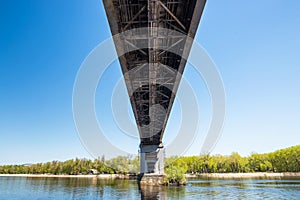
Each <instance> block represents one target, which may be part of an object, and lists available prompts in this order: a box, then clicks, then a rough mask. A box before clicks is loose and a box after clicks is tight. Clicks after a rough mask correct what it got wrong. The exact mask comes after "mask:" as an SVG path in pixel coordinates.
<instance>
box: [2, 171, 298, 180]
mask: <svg viewBox="0 0 300 200" xmlns="http://www.w3.org/2000/svg"><path fill="white" fill-rule="evenodd" d="M0 177H27V178H99V179H129V178H133V177H135V176H134V175H123V174H99V175H53V174H0ZM186 178H217V179H243V178H300V172H285V173H272V172H271V173H269V172H255V173H205V174H186Z"/></svg>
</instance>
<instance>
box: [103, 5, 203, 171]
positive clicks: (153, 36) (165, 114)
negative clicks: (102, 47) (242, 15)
mask: <svg viewBox="0 0 300 200" xmlns="http://www.w3.org/2000/svg"><path fill="white" fill-rule="evenodd" d="M205 2H206V0H103V3H104V6H105V10H106V14H107V17H108V21H109V24H110V28H111V31H112V34H113V35H116V34H120V33H124V32H128V31H129V32H131V31H132V32H131V34H125V35H123V36H122V38H121V41H116V40H115V44H116V50H117V53H118V56H119V61H120V64H121V68H122V72H123V74H124V79H125V82H126V86H127V89H128V93H129V97H130V101H131V105H132V109H133V113H134V116H135V119H136V122H137V126H138V129H139V134H140V139H141V145H140V146H141V151H142V152H144V153H145V152H146V153H147V151H148V150H147V149H152V150H153V148H152V147H153V146H154V147H155V146H156V147H157V149H159V148H161V147H162V137H163V133H164V130H165V127H166V124H167V121H168V118H169V115H170V112H171V108H172V105H173V102H174V99H175V95H176V92H177V89H178V86H179V83H180V78H181V75H182V73H183V71H184V67H185V65H186V59H184V58H187V55H188V54H189V51H190V49H191V45H192V43H191V42H188V41H187V37H186V36H188V37H190V38H194V36H195V34H196V30H197V27H198V24H199V21H200V18H201V15H202V12H203V9H204V5H205ZM140 28H146V29H147V31H146V32H139V31H138V30H136V29H140ZM161 28H163V29H168V30H170V31H164V32H163V33H162V32H161V31H159V30H160V29H161ZM174 32H176V33H178V34H174ZM128 49H131V50H130V51H128ZM123 52H125V53H123ZM154 149H155V148H154ZM152 150H151V151H152ZM156 152H160V151H159V150H157V151H156ZM158 155H160V154H159V153H157V155H156V157H157V156H158ZM145 157H147V156H145ZM148 157H153V156H148ZM154 157H155V156H154ZM157 160H160V159H157ZM162 162H163V161H162ZM156 164H157V163H156ZM154 165H155V164H154ZM154 168H156V167H154V166H149V165H148V167H146V168H145V169H144V171H145V172H151V171H153V169H154ZM154 171H156V170H154Z"/></svg>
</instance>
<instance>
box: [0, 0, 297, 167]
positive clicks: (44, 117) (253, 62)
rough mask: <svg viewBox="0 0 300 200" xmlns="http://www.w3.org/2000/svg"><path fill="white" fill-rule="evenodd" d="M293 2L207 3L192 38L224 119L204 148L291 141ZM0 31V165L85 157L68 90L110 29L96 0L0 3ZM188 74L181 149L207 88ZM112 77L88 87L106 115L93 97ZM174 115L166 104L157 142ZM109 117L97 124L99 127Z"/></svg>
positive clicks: (261, 148)
mask: <svg viewBox="0 0 300 200" xmlns="http://www.w3.org/2000/svg"><path fill="white" fill-rule="evenodd" d="M299 9H300V2H299V1H293V0H264V1H260V0H252V1H240V0H228V1H216V0H210V1H208V2H207V4H206V7H205V10H204V13H203V16H202V19H201V22H200V26H199V29H198V32H197V35H196V41H197V42H198V43H199V44H200V45H201V46H202V47H203V48H204V49H205V50H206V51H207V52H208V54H209V55H210V57H211V58H212V60H213V61H214V62H215V64H216V66H217V68H218V70H219V72H220V74H221V76H222V79H223V82H224V87H225V91H226V120H225V123H224V127H223V131H222V136H221V137H220V139H219V141H218V143H217V144H216V146H215V148H214V150H213V151H212V154H224V155H226V154H230V153H231V152H238V153H240V154H241V155H243V156H247V155H250V154H251V153H252V152H258V153H265V152H271V151H274V150H277V149H280V148H286V147H289V146H293V145H299V144H300V135H299V134H300V92H299V91H300V79H299V74H300V59H299V53H300V37H299V35H300V13H299ZM0 28H1V31H0V164H22V163H36V162H46V161H52V160H67V159H71V158H75V157H79V158H83V157H85V158H91V155H90V154H89V152H88V151H87V149H86V148H85V147H84V145H83V144H82V143H81V141H80V138H79V137H78V134H77V131H76V127H75V124H74V121H73V113H72V93H73V86H74V82H75V80H76V75H77V73H78V70H79V68H80V66H81V64H82V62H83V61H84V59H85V58H86V57H87V56H88V55H89V53H90V52H91V51H92V50H93V49H94V48H95V47H96V46H97V45H98V44H100V43H101V42H103V41H105V40H106V39H107V38H109V37H110V36H111V33H110V30H109V26H108V22H107V18H106V15H105V12H104V8H103V4H102V2H101V1H100V0H89V1H84V0H65V1H61V0H27V1H22V0H2V1H0ZM194 72H195V71H194V69H193V68H192V67H191V66H189V65H188V66H187V67H186V70H185V73H184V78H185V79H186V80H187V81H188V82H189V83H190V85H191V87H192V88H193V89H194V90H195V91H196V96H197V98H198V100H199V102H200V103H199V104H200V111H201V116H202V117H201V118H200V119H201V120H203V123H202V121H201V123H200V124H201V125H202V124H203V126H202V128H200V129H199V136H198V137H197V138H196V139H195V142H194V144H193V145H192V146H191V148H190V150H189V151H188V153H187V154H188V155H197V154H198V153H199V149H200V148H201V144H202V142H203V138H204V136H205V135H204V134H203V133H204V132H205V130H206V128H207V126H208V125H207V124H208V122H209V118H210V113H209V110H210V100H209V93H208V92H207V89H206V87H205V83H204V81H203V79H202V78H201V76H199V75H196V73H194ZM120 77H121V71H120V67H119V65H118V62H114V63H113V64H112V65H111V66H110V68H109V70H107V72H106V73H105V75H104V77H103V79H101V81H100V84H99V87H98V89H97V94H96V97H95V98H96V102H97V103H96V108H97V110H101V109H106V112H109V109H108V108H109V107H105V105H106V104H105V103H103V104H102V102H104V100H103V98H104V96H105V95H109V94H110V93H111V89H112V88H113V85H114V84H115V82H116V81H117V80H119V78H120ZM114 81H115V82H114ZM106 100H107V99H106ZM106 103H108V102H106ZM128 109H129V112H130V106H129V105H128ZM179 112H180V106H179V103H176V102H175V105H174V108H173V110H172V113H171V117H170V121H169V122H168V127H167V130H166V133H165V136H166V137H165V138H166V139H165V142H166V143H167V142H168V140H169V139H172V137H174V135H172V133H175V132H176V129H177V128H178V126H177V122H178V120H179V121H180V119H178V117H177V113H179ZM104 114H105V115H106V113H104ZM107 115H109V113H107ZM97 116H98V117H99V121H101V120H105V118H104V119H100V118H101V116H103V113H101V114H99V113H97ZM113 123H114V122H113V121H110V122H109V121H108V122H107V123H105V125H106V126H107V127H108V128H107V129H108V130H109V127H113V126H114V124H113ZM110 130H111V131H114V134H117V133H118V132H117V130H115V129H114V128H111V129H110ZM201 130H202V131H201ZM136 143H137V144H138V142H137V141H136ZM137 148H138V146H134V145H133V146H131V149H133V151H136V152H137Z"/></svg>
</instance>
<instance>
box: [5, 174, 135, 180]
mask: <svg viewBox="0 0 300 200" xmlns="http://www.w3.org/2000/svg"><path fill="white" fill-rule="evenodd" d="M0 177H27V178H99V179H129V178H131V177H135V176H132V175H123V174H99V175H54V174H0Z"/></svg>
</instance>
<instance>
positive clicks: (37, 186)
mask: <svg viewBox="0 0 300 200" xmlns="http://www.w3.org/2000/svg"><path fill="white" fill-rule="evenodd" d="M0 199H1V200H2V199H5V200H6V199H9V200H10V199H24V200H27V199H30V200H31V199H87V200H90V199H109V200H113V199H125V200H126V199H130V200H131V199H276V200H280V199H288V200H292V199H295V200H300V180H299V179H294V180H271V179H264V180H262V179H244V180H242V179H241V180H221V179H219V180H218V179H214V180H203V179H189V180H188V184H187V185H186V186H183V187H174V186H169V187H146V188H142V189H139V187H138V185H137V182H136V181H135V180H100V179H97V178H26V177H0Z"/></svg>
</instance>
